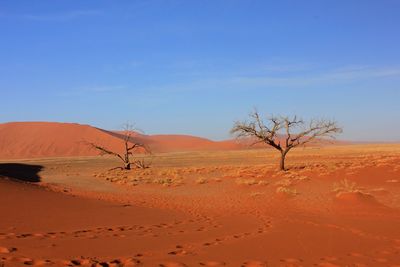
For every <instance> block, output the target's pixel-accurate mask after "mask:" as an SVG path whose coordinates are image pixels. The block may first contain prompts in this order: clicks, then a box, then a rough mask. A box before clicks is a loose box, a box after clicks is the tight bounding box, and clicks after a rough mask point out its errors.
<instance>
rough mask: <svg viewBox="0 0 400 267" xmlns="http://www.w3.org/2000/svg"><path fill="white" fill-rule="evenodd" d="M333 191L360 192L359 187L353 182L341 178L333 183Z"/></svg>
mask: <svg viewBox="0 0 400 267" xmlns="http://www.w3.org/2000/svg"><path fill="white" fill-rule="evenodd" d="M332 191H333V192H335V193H339V192H360V191H361V188H360V187H358V186H357V184H356V183H355V182H352V181H349V180H347V179H343V180H341V181H339V182H337V183H334V184H333V189H332Z"/></svg>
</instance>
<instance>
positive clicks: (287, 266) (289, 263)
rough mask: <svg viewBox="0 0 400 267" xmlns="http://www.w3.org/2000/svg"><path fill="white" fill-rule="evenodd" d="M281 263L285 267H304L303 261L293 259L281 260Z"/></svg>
mask: <svg viewBox="0 0 400 267" xmlns="http://www.w3.org/2000/svg"><path fill="white" fill-rule="evenodd" d="M281 262H282V263H283V265H280V266H284V267H302V266H303V265H302V264H301V263H302V262H303V260H302V259H293V258H288V259H281Z"/></svg>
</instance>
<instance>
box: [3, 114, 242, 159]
mask: <svg viewBox="0 0 400 267" xmlns="http://www.w3.org/2000/svg"><path fill="white" fill-rule="evenodd" d="M118 137H120V136H119V135H118V132H116V133H115V132H114V133H113V132H109V131H105V130H102V129H98V128H95V127H92V126H89V125H81V124H75V123H56V122H11V123H4V124H0V159H12V158H35V157H36V158H37V157H69V156H94V155H98V152H97V151H96V150H94V149H92V148H91V147H90V146H89V145H88V144H87V142H93V143H97V144H100V145H102V146H105V147H107V148H108V149H111V150H113V151H119V152H121V149H122V147H123V143H122V142H121V140H120V139H119V138H118ZM135 138H136V139H137V140H138V141H140V142H143V143H145V144H146V145H149V146H150V147H151V149H152V151H153V152H172V151H190V150H224V149H235V148H239V147H240V145H238V144H236V143H235V142H234V141H223V142H214V141H211V140H208V139H204V138H199V137H194V136H186V135H153V136H151V135H141V134H138V135H137V136H135Z"/></svg>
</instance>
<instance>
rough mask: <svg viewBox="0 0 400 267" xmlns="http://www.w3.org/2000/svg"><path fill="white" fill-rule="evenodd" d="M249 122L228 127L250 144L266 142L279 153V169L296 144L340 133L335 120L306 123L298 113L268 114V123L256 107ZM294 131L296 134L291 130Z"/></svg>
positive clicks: (282, 167)
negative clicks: (286, 115)
mask: <svg viewBox="0 0 400 267" xmlns="http://www.w3.org/2000/svg"><path fill="white" fill-rule="evenodd" d="M249 117H250V120H249V121H242V122H240V121H239V122H236V123H235V124H234V126H233V128H232V130H231V134H235V135H236V136H237V137H238V138H250V139H251V140H254V142H253V143H252V144H251V145H255V144H257V143H265V144H267V145H269V146H272V147H273V148H275V149H277V150H279V152H280V153H281V159H280V165H279V168H280V170H282V171H284V170H285V159H286V155H287V153H288V152H289V151H290V150H291V149H292V148H295V147H298V146H304V145H305V144H307V143H310V142H312V141H314V140H316V139H317V140H318V139H319V138H324V137H331V138H334V136H335V135H336V134H339V133H341V132H342V129H341V128H340V127H338V126H337V123H336V122H335V121H331V120H323V119H319V120H311V121H310V122H309V123H306V122H305V121H303V120H302V119H299V118H298V117H297V116H294V117H293V118H290V117H283V116H271V117H269V118H268V119H267V123H266V122H264V120H263V119H262V118H261V117H260V115H259V113H258V111H257V110H255V111H254V112H252V113H250V115H249ZM293 131H297V133H293Z"/></svg>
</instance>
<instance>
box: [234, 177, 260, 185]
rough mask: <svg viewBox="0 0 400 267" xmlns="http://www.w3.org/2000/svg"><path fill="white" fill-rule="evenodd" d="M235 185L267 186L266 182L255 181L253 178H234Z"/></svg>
mask: <svg viewBox="0 0 400 267" xmlns="http://www.w3.org/2000/svg"><path fill="white" fill-rule="evenodd" d="M235 183H236V184H237V185H268V182H267V181H263V180H257V179H255V178H249V179H246V178H236V180H235Z"/></svg>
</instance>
